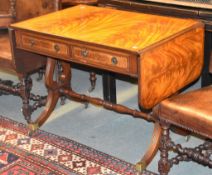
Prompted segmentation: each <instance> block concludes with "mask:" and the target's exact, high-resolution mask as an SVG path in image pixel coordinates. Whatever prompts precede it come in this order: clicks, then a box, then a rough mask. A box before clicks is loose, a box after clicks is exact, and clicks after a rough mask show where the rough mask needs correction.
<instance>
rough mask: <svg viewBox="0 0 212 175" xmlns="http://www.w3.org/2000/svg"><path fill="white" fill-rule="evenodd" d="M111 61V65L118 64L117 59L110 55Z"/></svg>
mask: <svg viewBox="0 0 212 175" xmlns="http://www.w3.org/2000/svg"><path fill="white" fill-rule="evenodd" d="M111 62H112V64H113V65H116V64H118V60H117V58H116V57H112V58H111Z"/></svg>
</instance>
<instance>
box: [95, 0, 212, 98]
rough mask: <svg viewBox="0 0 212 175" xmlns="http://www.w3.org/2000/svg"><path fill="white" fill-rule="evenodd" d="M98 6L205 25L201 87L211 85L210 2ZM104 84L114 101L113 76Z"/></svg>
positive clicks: (123, 1)
mask: <svg viewBox="0 0 212 175" xmlns="http://www.w3.org/2000/svg"><path fill="white" fill-rule="evenodd" d="M98 5H99V6H103V7H110V8H117V9H124V10H129V11H137V12H144V13H151V14H158V15H166V16H174V17H180V18H193V19H199V20H201V21H202V22H204V23H205V53H204V66H203V71H202V78H201V83H202V86H207V85H209V84H211V83H212V76H211V75H210V74H209V70H208V65H209V60H210V57H212V2H211V1H204V0H198V1H196V0H169V1H163V0H99V1H98ZM104 82H105V85H104V86H105V87H107V86H108V88H106V89H105V91H106V92H105V94H107V96H109V97H108V98H109V99H112V101H114V102H115V101H116V85H115V75H114V74H113V75H112V76H108V77H107V79H106V81H104Z"/></svg>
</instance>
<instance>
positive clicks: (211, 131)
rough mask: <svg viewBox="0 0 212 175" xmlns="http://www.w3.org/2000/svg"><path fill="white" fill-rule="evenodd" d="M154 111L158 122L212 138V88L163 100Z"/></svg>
mask: <svg viewBox="0 0 212 175" xmlns="http://www.w3.org/2000/svg"><path fill="white" fill-rule="evenodd" d="M156 110H158V114H159V118H160V120H164V121H167V122H168V123H171V124H175V125H177V126H180V127H183V128H185V129H188V130H191V131H193V132H196V133H199V134H201V135H203V136H206V137H209V138H212V86H208V87H205V88H202V89H198V90H194V91H190V92H187V93H185V94H180V95H177V96H175V97H172V98H170V99H167V100H164V101H163V102H161V103H160V104H159V105H158V107H157V109H155V112H156Z"/></svg>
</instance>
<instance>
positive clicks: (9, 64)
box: [0, 0, 60, 122]
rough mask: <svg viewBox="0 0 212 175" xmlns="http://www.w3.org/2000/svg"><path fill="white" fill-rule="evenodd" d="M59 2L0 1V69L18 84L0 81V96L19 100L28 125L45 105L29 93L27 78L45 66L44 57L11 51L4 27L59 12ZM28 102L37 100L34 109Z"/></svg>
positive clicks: (40, 98) (30, 85)
mask: <svg viewBox="0 0 212 175" xmlns="http://www.w3.org/2000/svg"><path fill="white" fill-rule="evenodd" d="M59 3H60V1H58V0H36V1H29V0H0V12H1V14H0V28H1V30H0V69H1V70H2V71H6V72H10V73H13V74H16V75H17V76H18V78H19V79H20V83H19V84H17V85H13V83H12V82H11V81H8V80H0V90H1V94H8V93H9V94H14V95H19V96H20V97H21V98H22V100H23V107H22V110H23V114H24V116H25V118H26V120H27V121H28V122H30V116H31V113H32V111H33V110H35V109H36V108H37V107H39V106H41V105H43V103H45V100H44V98H43V97H40V96H35V95H33V94H30V90H31V87H32V81H31V79H30V77H29V75H30V74H31V73H33V72H35V71H38V70H39V69H40V68H42V67H43V66H45V65H46V57H45V56H41V55H38V54H33V53H28V52H25V51H23V50H19V49H16V48H14V49H15V52H12V50H11V46H10V39H9V35H8V31H7V27H8V25H9V24H10V23H12V22H17V21H21V20H25V19H28V18H32V17H35V16H39V15H42V14H46V13H49V12H52V11H55V10H58V8H59V6H60V4H59ZM29 58H30V59H29ZM17 60H18V61H17ZM30 99H31V100H34V101H36V103H35V104H34V105H33V106H30V104H29V100H30Z"/></svg>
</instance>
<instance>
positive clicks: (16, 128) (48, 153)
mask: <svg viewBox="0 0 212 175" xmlns="http://www.w3.org/2000/svg"><path fill="white" fill-rule="evenodd" d="M27 133H28V129H27V128H26V126H25V125H24V124H21V123H17V122H15V121H12V120H10V119H8V118H5V117H1V116H0V174H1V175H81V174H87V175H101V174H106V175H119V174H120V175H136V171H135V170H134V166H133V165H132V164H130V163H127V162H124V161H122V160H119V159H117V158H114V157H112V156H109V155H107V154H105V153H102V152H99V151H97V150H94V149H92V148H90V147H87V146H85V145H82V144H80V143H77V142H75V141H72V140H69V139H67V138H64V137H59V136H56V135H54V134H50V133H47V132H44V131H41V130H39V131H38V132H36V133H35V135H34V136H33V137H31V138H30V137H28V136H27ZM152 174H153V173H150V172H148V171H145V172H144V173H143V175H152Z"/></svg>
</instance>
